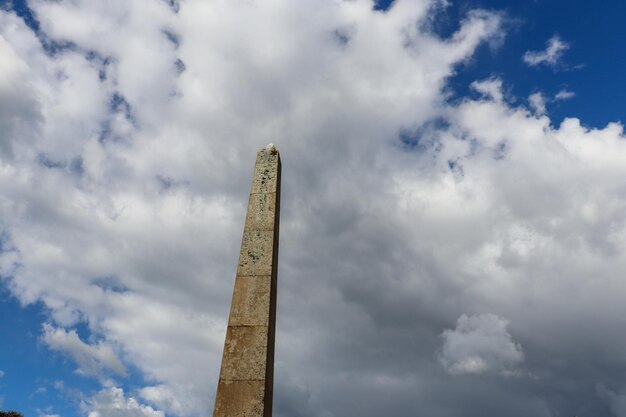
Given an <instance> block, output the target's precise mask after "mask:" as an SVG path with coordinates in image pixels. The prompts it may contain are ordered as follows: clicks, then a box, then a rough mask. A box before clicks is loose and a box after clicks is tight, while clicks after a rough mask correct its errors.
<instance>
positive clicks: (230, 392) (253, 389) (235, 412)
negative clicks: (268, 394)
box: [213, 380, 265, 417]
mask: <svg viewBox="0 0 626 417" xmlns="http://www.w3.org/2000/svg"><path fill="white" fill-rule="evenodd" d="M264 398H265V383H264V381H223V380H222V381H220V382H219V384H218V387H217V398H216V399H215V411H214V413H213V415H214V416H215V417H262V416H263V415H264V412H263V410H264Z"/></svg>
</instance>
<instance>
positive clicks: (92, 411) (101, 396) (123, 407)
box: [82, 387, 165, 417]
mask: <svg viewBox="0 0 626 417" xmlns="http://www.w3.org/2000/svg"><path fill="white" fill-rule="evenodd" d="M82 407H83V409H84V410H85V412H87V413H89V414H88V416H89V417H165V414H164V413H163V412H162V411H156V410H154V409H153V408H152V407H150V406H148V405H145V404H141V403H140V402H138V401H137V399H135V398H133V397H126V396H125V395H124V390H122V389H121V388H116V387H112V388H107V389H103V390H102V391H100V392H98V393H97V394H95V395H94V396H93V397H92V398H90V399H88V400H86V401H85V402H84V403H83V405H82Z"/></svg>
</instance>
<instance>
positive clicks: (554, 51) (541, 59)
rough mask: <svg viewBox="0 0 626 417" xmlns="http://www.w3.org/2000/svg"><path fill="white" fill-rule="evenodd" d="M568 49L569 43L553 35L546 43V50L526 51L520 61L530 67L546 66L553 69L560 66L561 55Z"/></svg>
mask: <svg viewBox="0 0 626 417" xmlns="http://www.w3.org/2000/svg"><path fill="white" fill-rule="evenodd" d="M569 48H570V45H569V43H567V42H565V41H563V40H561V38H560V37H559V36H557V35H555V36H553V37H552V38H550V39H549V40H548V42H547V43H546V49H544V50H542V51H526V53H525V54H524V56H523V57H522V60H523V61H524V62H525V63H526V64H528V65H530V66H531V67H536V66H539V65H547V66H549V67H553V68H554V67H556V66H558V65H559V64H561V59H562V58H563V54H564V52H565V51H567V50H568V49H569Z"/></svg>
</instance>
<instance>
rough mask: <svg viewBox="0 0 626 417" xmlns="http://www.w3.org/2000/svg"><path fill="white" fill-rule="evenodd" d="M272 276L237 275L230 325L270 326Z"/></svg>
mask: <svg viewBox="0 0 626 417" xmlns="http://www.w3.org/2000/svg"><path fill="white" fill-rule="evenodd" d="M271 285H272V277H271V276H250V277H237V279H236V280H235V290H234V291H233V301H232V304H231V306H230V318H229V320H228V325H229V326H268V325H269V314H270V287H271Z"/></svg>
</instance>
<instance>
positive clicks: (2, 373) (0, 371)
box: [0, 370, 4, 378]
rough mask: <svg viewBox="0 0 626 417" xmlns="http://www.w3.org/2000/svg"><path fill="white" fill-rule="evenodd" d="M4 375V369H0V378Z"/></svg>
mask: <svg viewBox="0 0 626 417" xmlns="http://www.w3.org/2000/svg"><path fill="white" fill-rule="evenodd" d="M3 376H4V371H2V370H0V378H2V377H3Z"/></svg>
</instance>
